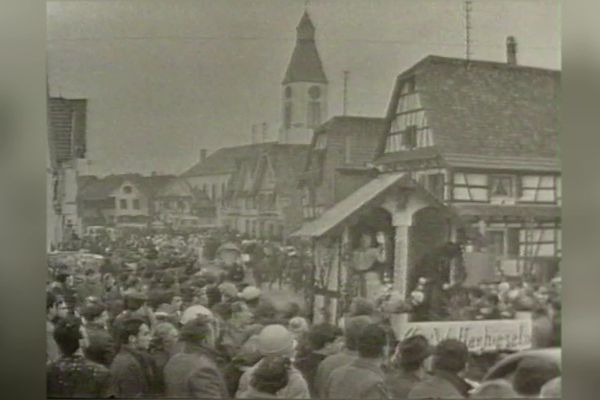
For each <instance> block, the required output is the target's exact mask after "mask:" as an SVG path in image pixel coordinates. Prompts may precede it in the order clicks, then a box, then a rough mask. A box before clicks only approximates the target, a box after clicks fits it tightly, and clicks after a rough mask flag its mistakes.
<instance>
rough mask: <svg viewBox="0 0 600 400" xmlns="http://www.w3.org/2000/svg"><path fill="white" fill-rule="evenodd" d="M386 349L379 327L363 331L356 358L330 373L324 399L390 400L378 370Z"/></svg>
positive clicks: (385, 342)
mask: <svg viewBox="0 0 600 400" xmlns="http://www.w3.org/2000/svg"><path fill="white" fill-rule="evenodd" d="M386 345H387V333H386V331H385V330H384V329H383V328H382V327H381V326H380V325H379V324H373V323H371V324H369V325H367V326H366V327H364V328H363V329H362V330H361V333H360V336H359V340H358V346H357V348H358V358H357V359H356V360H354V361H352V362H351V363H350V364H348V365H345V366H342V367H339V368H337V369H336V370H334V371H333V372H332V373H331V375H330V376H329V379H328V382H327V386H326V390H325V393H324V398H327V399H349V398H350V399H389V398H390V395H389V392H388V390H387V388H386V387H385V375H384V372H383V370H382V369H381V363H382V361H383V357H384V354H385V347H386Z"/></svg>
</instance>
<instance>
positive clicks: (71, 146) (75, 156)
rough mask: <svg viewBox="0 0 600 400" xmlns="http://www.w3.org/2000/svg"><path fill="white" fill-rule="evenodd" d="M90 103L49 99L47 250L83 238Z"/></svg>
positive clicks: (59, 98) (60, 98)
mask: <svg viewBox="0 0 600 400" xmlns="http://www.w3.org/2000/svg"><path fill="white" fill-rule="evenodd" d="M86 110H87V100H85V99H65V98H62V97H50V96H48V104H47V114H48V145H49V146H48V147H49V158H48V161H49V162H48V191H49V194H48V200H49V202H48V204H49V205H50V207H49V210H48V230H47V231H48V248H51V247H56V246H57V245H58V244H59V243H61V242H62V241H63V240H66V239H69V238H70V237H71V236H72V235H73V234H81V221H80V220H79V218H78V214H77V201H76V196H77V176H78V175H79V174H81V173H85V168H86V160H85V156H86Z"/></svg>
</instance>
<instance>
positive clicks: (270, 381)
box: [241, 356, 291, 399]
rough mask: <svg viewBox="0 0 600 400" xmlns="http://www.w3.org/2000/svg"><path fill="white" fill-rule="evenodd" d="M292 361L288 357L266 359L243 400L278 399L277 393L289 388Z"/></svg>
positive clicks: (244, 394) (243, 395)
mask: <svg viewBox="0 0 600 400" xmlns="http://www.w3.org/2000/svg"><path fill="white" fill-rule="evenodd" d="M290 367H291V361H290V359H289V358H287V357H281V356H269V357H265V358H264V360H263V361H262V362H261V364H260V366H259V367H258V368H257V369H256V371H254V375H253V376H252V379H251V381H250V387H249V388H248V390H247V391H246V392H244V393H243V394H242V397H241V398H243V399H276V398H277V392H279V391H280V390H282V389H283V388H284V387H286V386H287V384H288V381H289V378H288V376H289V372H290Z"/></svg>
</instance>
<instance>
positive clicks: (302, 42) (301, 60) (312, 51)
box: [283, 13, 327, 85]
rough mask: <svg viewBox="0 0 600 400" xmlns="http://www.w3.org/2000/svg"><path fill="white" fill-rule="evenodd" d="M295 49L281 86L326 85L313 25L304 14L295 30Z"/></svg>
mask: <svg viewBox="0 0 600 400" xmlns="http://www.w3.org/2000/svg"><path fill="white" fill-rule="evenodd" d="M297 32H298V33H297V35H298V37H297V40H296V47H294V52H293V53H292V58H291V59H290V63H289V65H288V67H287V71H286V72H285V77H284V78H283V84H284V85H285V84H287V83H290V82H315V83H327V78H326V77H325V72H324V70H323V64H322V63H321V58H320V57H319V52H318V51H317V46H316V44H315V38H314V25H313V24H312V21H311V20H310V17H309V16H308V14H307V13H304V15H303V16H302V19H301V20H300V24H299V25H298V28H297Z"/></svg>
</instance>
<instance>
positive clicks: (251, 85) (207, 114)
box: [47, 0, 561, 175]
mask: <svg viewBox="0 0 600 400" xmlns="http://www.w3.org/2000/svg"><path fill="white" fill-rule="evenodd" d="M304 7H305V0H218V1H217V0H204V1H203V0H98V1H51V2H49V3H48V26H47V29H48V71H49V72H48V73H49V80H50V91H51V94H52V95H53V96H59V95H60V96H63V97H66V98H86V99H88V101H89V103H88V114H87V115H88V116H87V120H88V130H87V135H88V157H89V159H90V167H91V171H92V172H93V173H97V174H101V175H102V174H106V173H111V172H113V173H120V172H141V173H148V172H150V171H158V172H161V173H179V172H182V171H183V170H185V169H187V168H188V167H190V166H191V165H192V164H194V163H195V162H196V161H197V160H198V156H199V152H200V149H201V148H207V149H209V151H214V150H215V149H216V148H218V147H222V146H231V145H235V144H244V143H249V142H250V140H251V126H252V124H256V123H261V122H263V121H265V122H267V123H268V124H269V128H270V129H269V130H270V135H271V138H273V139H275V138H276V135H277V133H276V132H277V130H278V129H279V126H280V103H279V99H280V90H281V80H282V79H283V75H284V72H285V68H286V66H287V63H288V61H289V58H290V56H291V53H292V50H293V47H294V43H295V33H296V31H295V28H296V25H297V24H298V21H299V19H300V17H301V16H302V13H303V11H304ZM472 7H473V11H472V14H471V19H472V38H473V44H472V57H473V58H474V59H483V60H493V61H505V47H504V43H505V39H506V36H508V35H513V36H515V37H516V39H517V42H518V47H519V55H518V60H519V63H520V64H524V65H531V66H539V67H545V68H552V69H560V58H561V53H560V14H559V13H560V6H559V3H558V0H531V1H530V0H474V1H473V6H472ZM308 11H309V14H310V16H311V18H312V20H313V23H314V24H315V26H316V29H317V35H316V36H317V39H316V40H317V48H318V50H319V53H320V55H321V59H322V61H323V64H324V68H325V73H326V75H327V78H328V79H329V86H330V88H329V90H330V92H329V117H331V116H334V115H339V114H341V110H342V87H343V85H342V82H343V81H342V76H343V72H342V71H344V70H348V71H350V78H349V85H348V94H349V97H348V114H350V115H364V116H378V117H382V116H383V115H384V113H385V110H386V107H387V104H388V101H389V96H390V92H391V90H392V84H393V82H394V79H395V77H396V76H397V75H398V74H399V73H400V72H402V71H403V70H404V69H406V68H408V67H410V66H411V65H413V64H415V63H416V62H418V61H419V60H420V59H421V58H423V57H425V56H427V55H429V54H436V55H442V56H452V57H464V54H465V28H464V27H465V22H464V1H463V0H312V1H310V2H309V5H308ZM507 90H510V88H507Z"/></svg>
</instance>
